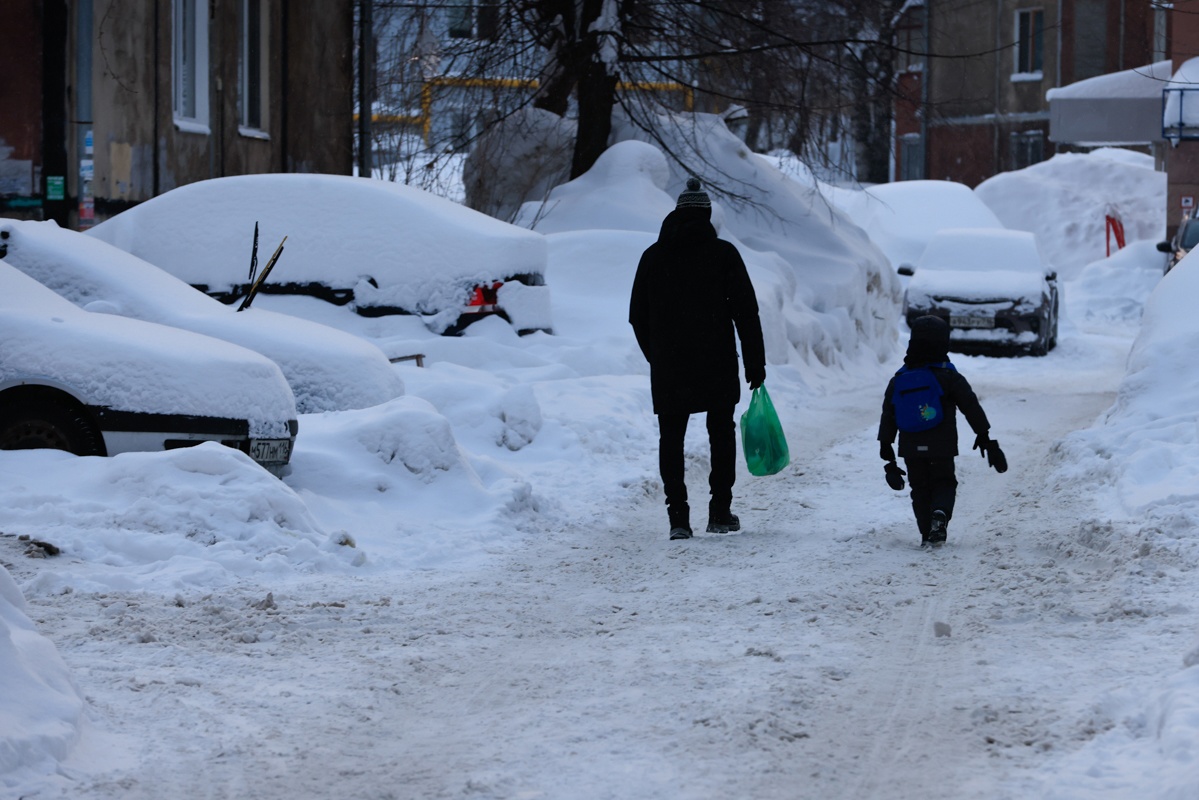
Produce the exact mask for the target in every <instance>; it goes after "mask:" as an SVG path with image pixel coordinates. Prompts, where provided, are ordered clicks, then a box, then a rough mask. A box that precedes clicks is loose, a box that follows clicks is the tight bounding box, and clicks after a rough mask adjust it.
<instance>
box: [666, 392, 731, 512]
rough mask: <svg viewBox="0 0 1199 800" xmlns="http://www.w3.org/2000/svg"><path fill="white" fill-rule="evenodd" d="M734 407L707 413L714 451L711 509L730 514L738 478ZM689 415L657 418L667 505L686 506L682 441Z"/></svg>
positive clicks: (669, 415)
mask: <svg viewBox="0 0 1199 800" xmlns="http://www.w3.org/2000/svg"><path fill="white" fill-rule="evenodd" d="M733 410H734V407H733V406H728V407H727V408H722V409H719V410H715V411H709V412H708V421H707V425H708V446H709V448H711V452H712V471H711V473H710V474H709V475H708V486H709V487H710V488H711V490H712V500H711V506H710V508H711V509H715V510H717V511H728V510H729V506H730V505H732V502H733V482H734V481H735V480H736V479H737V429H736V427H735V426H734V424H733ZM690 416H691V415H690V414H659V415H658V434H659V439H658V470H659V472H660V473H661V474H662V488H663V489H664V490H665V491H666V505H667V506H670V507H671V508H672V509H678V508H682V507H684V506H685V504H686V502H687V483H686V481H685V480H684V479H683V471H684V467H683V439H684V437H685V436H686V434H687V420H688V418H689V417H690Z"/></svg>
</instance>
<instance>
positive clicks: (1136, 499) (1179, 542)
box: [1070, 256, 1199, 565]
mask: <svg viewBox="0 0 1199 800" xmlns="http://www.w3.org/2000/svg"><path fill="white" fill-rule="evenodd" d="M1184 266H1185V267H1186V268H1185V269H1184V268H1182V267H1184ZM1196 292H1199V262H1196V261H1192V260H1191V258H1190V256H1188V257H1187V258H1184V259H1183V261H1182V262H1180V264H1179V266H1178V267H1175V268H1174V269H1173V270H1171V271H1170V273H1169V274H1167V275H1166V276H1165V277H1164V278H1162V279H1161V281H1160V282H1159V283H1158V286H1157V288H1156V289H1155V290H1154V292H1153V294H1152V295H1151V296H1150V297H1149V301H1148V303H1147V304H1146V305H1145V310H1144V317H1143V319H1142V323H1141V330H1140V334H1139V335H1138V336H1137V338H1136V341H1135V342H1134V344H1133V348H1132V352H1131V353H1130V354H1129V358H1128V374H1127V375H1126V376H1125V378H1124V381H1123V383H1122V384H1121V386H1120V393H1119V396H1118V398H1117V400H1116V404H1115V406H1113V407H1112V409H1111V410H1110V411H1109V412H1108V413H1107V415H1106V417H1105V418H1104V420H1103V421H1102V424H1101V425H1099V426H1097V427H1095V428H1092V429H1088V430H1085V431H1080V432H1079V433H1077V434H1076V435H1075V436H1073V437H1071V439H1070V441H1071V442H1072V443H1073V444H1074V445H1076V448H1074V449H1072V450H1071V452H1072V453H1076V454H1077V455H1079V456H1080V457H1081V456H1082V455H1083V454H1084V453H1086V451H1090V456H1091V457H1090V458H1089V459H1085V460H1081V458H1080V461H1081V463H1080V464H1078V465H1077V466H1075V469H1085V470H1087V472H1088V473H1089V474H1094V477H1097V478H1100V477H1101V478H1102V479H1103V480H1105V481H1106V482H1107V483H1110V484H1111V485H1112V486H1113V488H1114V489H1115V498H1116V499H1117V500H1118V504H1119V509H1120V510H1122V511H1123V512H1124V513H1125V514H1127V515H1128V516H1129V517H1138V516H1148V517H1156V516H1160V515H1162V514H1164V515H1166V516H1172V515H1174V514H1176V513H1180V512H1181V511H1183V510H1185V509H1188V508H1189V507H1191V506H1196V507H1199V457H1196V450H1197V445H1199V429H1197V427H1196V424H1197V422H1199V365H1197V364H1196V361H1195V358H1194V353H1195V352H1196V349H1197V348H1199V317H1197V316H1196V315H1195V311H1194V303H1193V297H1194V296H1195V293H1196ZM1186 513H1188V514H1189V513H1190V512H1189V511H1188V512H1186ZM1196 521H1199V516H1197V517H1196ZM1167 538H1169V539H1170V540H1171V545H1170V546H1171V547H1172V548H1174V547H1183V548H1185V549H1187V550H1193V553H1192V555H1193V556H1194V559H1195V563H1196V565H1199V537H1194V539H1193V541H1192V537H1189V536H1188V537H1186V538H1183V539H1177V538H1176V537H1174V536H1168V537H1167Z"/></svg>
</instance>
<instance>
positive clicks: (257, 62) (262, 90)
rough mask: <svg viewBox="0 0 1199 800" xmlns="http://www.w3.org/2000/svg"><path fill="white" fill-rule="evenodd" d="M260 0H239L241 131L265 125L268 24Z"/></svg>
mask: <svg viewBox="0 0 1199 800" xmlns="http://www.w3.org/2000/svg"><path fill="white" fill-rule="evenodd" d="M264 6H265V3H263V2H262V0H242V4H241V10H242V14H241V20H242V24H241V58H240V60H239V62H238V84H239V85H238V105H239V109H238V112H239V120H238V122H239V123H240V126H241V132H242V133H243V134H249V135H255V134H258V135H261V134H262V132H263V131H265V130H266V128H267V103H266V99H267V89H266V87H267V64H268V63H269V61H268V54H267V35H266V34H267V25H266V20H265V19H264V18H263V15H264V11H265V9H264Z"/></svg>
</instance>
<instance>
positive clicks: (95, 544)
mask: <svg viewBox="0 0 1199 800" xmlns="http://www.w3.org/2000/svg"><path fill="white" fill-rule="evenodd" d="M0 477H2V480H0V505H2V506H3V507H4V508H5V522H4V525H5V528H4V532H5V533H8V534H18V535H22V534H23V535H28V536H30V537H32V538H34V539H37V540H40V541H46V542H49V543H50V544H53V545H54V546H56V547H58V548H59V549H60V550H61V551H62V553H63V557H59V558H56V559H54V560H52V561H47V562H46V564H47V568H46V569H45V570H42V571H41V573H40V575H39V577H38V578H37V580H36V582H35V583H34V584H33V585H30V586H27V587H25V591H26V592H31V591H33V592H49V593H57V592H63V591H89V592H100V591H106V590H145V591H153V592H159V593H173V592H188V593H190V592H198V591H206V590H209V589H212V588H214V587H218V586H226V585H229V584H230V583H232V582H234V581H236V580H237V579H238V578H243V577H246V576H250V575H255V576H270V575H278V574H288V573H292V572H323V571H341V570H344V569H346V568H347V567H350V566H354V565H360V564H362V563H363V562H364V559H365V555H364V553H363V552H362V551H361V550H358V549H357V548H353V547H349V546H347V545H345V544H343V542H347V541H349V540H347V539H346V536H345V534H344V533H342V532H340V531H335V532H332V533H327V532H325V530H324V529H323V528H322V526H321V525H320V523H318V522H317V521H316V519H315V518H314V517H313V515H312V513H311V512H310V511H309V510H308V508H307V507H306V506H305V505H304V502H303V501H302V500H301V499H300V498H299V496H297V494H296V493H295V492H294V491H293V490H292V489H290V488H288V487H287V486H286V485H284V484H283V483H280V482H279V481H278V480H277V479H276V478H274V477H273V476H271V475H270V474H269V473H268V472H266V471H265V470H264V469H262V468H261V467H259V466H258V465H257V464H255V463H254V462H253V461H251V460H250V458H249V457H248V456H246V455H244V454H243V453H241V452H239V451H237V450H234V449H232V448H229V447H225V446H223V445H219V444H216V443H205V444H201V445H197V446H195V447H189V448H184V449H180V450H170V451H167V452H163V453H125V454H123V455H120V456H116V457H114V458H76V457H74V456H71V455H68V454H66V453H62V452H59V451H55V450H36V451H29V452H23V453H13V454H5V457H4V458H0Z"/></svg>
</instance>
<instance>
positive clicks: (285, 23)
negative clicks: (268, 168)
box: [279, 0, 291, 172]
mask: <svg viewBox="0 0 1199 800" xmlns="http://www.w3.org/2000/svg"><path fill="white" fill-rule="evenodd" d="M280 5H281V6H282V7H283V12H282V19H281V20H280V25H281V26H282V28H283V35H282V37H281V38H282V40H283V43H282V52H280V54H279V61H280V63H281V64H282V65H283V74H282V75H280V76H279V80H280V91H279V94H280V95H281V97H280V99H279V139H280V140H281V141H280V142H279V161H280V164H281V167H280V170H279V171H280V172H291V153H290V151H289V142H288V140H287V137H288V125H287V112H288V106H289V103H288V102H287V101H288V99H289V95H290V92H291V81H290V80H288V76H289V75H290V74H291V47H290V44H289V41H290V39H291V18H290V14H289V9H290V8H291V3H289V2H287V0H283V2H282V3H280Z"/></svg>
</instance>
